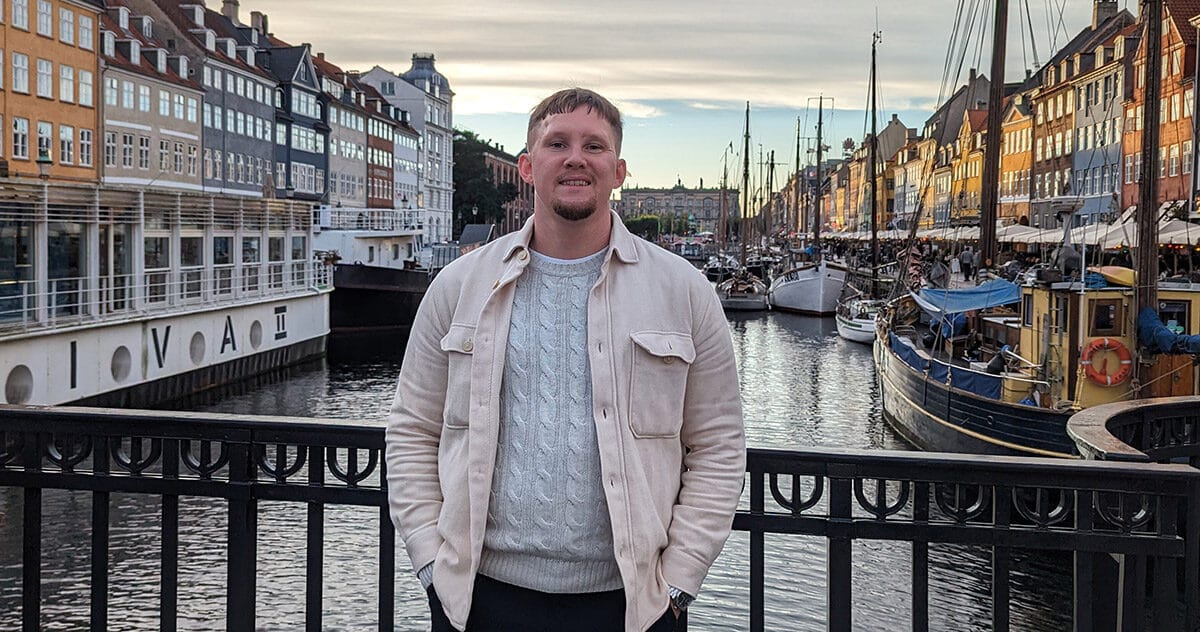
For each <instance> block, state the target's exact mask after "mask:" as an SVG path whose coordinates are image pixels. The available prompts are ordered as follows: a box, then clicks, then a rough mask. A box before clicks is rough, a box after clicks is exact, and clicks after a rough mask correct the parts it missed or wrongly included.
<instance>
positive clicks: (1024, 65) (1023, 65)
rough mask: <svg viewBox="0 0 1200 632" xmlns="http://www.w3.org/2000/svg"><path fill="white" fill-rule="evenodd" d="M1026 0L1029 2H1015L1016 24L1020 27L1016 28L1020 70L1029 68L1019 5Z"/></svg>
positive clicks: (1023, 3)
mask: <svg viewBox="0 0 1200 632" xmlns="http://www.w3.org/2000/svg"><path fill="white" fill-rule="evenodd" d="M1028 2H1029V0H1025V2H1018V3H1017V24H1018V25H1019V26H1020V28H1019V29H1018V30H1019V31H1020V32H1021V69H1022V70H1024V69H1026V68H1029V58H1028V57H1026V56H1025V24H1024V23H1023V22H1021V7H1023V6H1025V5H1026V4H1027V3H1028ZM1023 75H1024V73H1022V76H1023Z"/></svg>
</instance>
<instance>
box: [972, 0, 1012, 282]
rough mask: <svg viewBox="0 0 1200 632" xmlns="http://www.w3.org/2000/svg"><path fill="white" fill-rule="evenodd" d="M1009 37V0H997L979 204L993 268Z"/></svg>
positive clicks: (984, 254)
mask: <svg viewBox="0 0 1200 632" xmlns="http://www.w3.org/2000/svg"><path fill="white" fill-rule="evenodd" d="M1007 37H1008V0H996V21H995V25H994V27H993V28H992V76H991V85H990V86H989V87H988V109H987V132H986V135H985V136H984V139H985V140H984V148H983V191H982V193H981V195H980V200H979V201H980V207H979V264H978V267H980V268H991V267H992V265H993V264H994V262H995V258H996V217H997V215H998V213H997V204H998V201H999V197H1000V116H1001V115H1002V114H1003V101H1004V56H1005V39H1006V38H1007Z"/></svg>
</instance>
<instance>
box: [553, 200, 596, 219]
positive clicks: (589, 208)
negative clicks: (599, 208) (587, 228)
mask: <svg viewBox="0 0 1200 632" xmlns="http://www.w3.org/2000/svg"><path fill="white" fill-rule="evenodd" d="M554 212H555V213H556V214H557V215H558V216H559V217H561V218H563V219H565V220H567V221H569V222H578V221H580V220H584V219H587V218H589V217H591V216H592V214H593V213H595V212H596V204H595V203H594V202H593V203H584V204H567V203H564V202H555V203H554Z"/></svg>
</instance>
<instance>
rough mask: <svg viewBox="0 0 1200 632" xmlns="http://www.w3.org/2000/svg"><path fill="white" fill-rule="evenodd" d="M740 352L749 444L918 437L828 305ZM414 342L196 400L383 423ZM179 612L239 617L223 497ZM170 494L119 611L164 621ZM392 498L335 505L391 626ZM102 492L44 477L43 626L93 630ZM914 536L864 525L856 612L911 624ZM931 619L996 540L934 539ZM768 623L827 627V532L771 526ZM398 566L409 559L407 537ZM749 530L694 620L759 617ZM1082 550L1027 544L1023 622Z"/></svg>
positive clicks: (974, 610)
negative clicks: (979, 543) (380, 545)
mask: <svg viewBox="0 0 1200 632" xmlns="http://www.w3.org/2000/svg"><path fill="white" fill-rule="evenodd" d="M730 328H731V330H732V332H733V338H734V347H735V349H736V353H737V357H738V363H739V367H740V379H741V390H742V401H743V403H744V405H745V414H746V431H747V440H748V443H749V445H751V446H753V447H764V448H784V449H787V448H796V447H811V446H829V447H844V448H861V449H869V450H873V449H907V447H906V446H905V445H904V444H903V443H902V441H901V440H900V439H899V438H898V437H897V436H896V435H895V434H894V433H892V432H891V430H890V429H889V428H888V427H887V425H886V424H885V423H884V422H883V420H882V418H881V414H880V402H879V391H878V387H877V386H876V381H875V376H874V368H873V364H872V361H871V353H870V349H869V347H867V346H864V345H859V344H855V343H851V342H847V341H845V340H842V339H841V338H839V337H838V336H837V334H836V331H835V328H834V323H833V321H832V320H830V319H814V318H805V317H799V316H792V315H787V314H780V313H762V314H754V315H745V316H742V315H738V316H731V317H730ZM401 347H402V344H401V343H400V342H399V341H391V340H387V339H381V338H379V337H370V338H367V339H365V340H364V339H360V340H354V339H333V340H331V341H330V347H329V352H330V353H329V357H328V359H327V361H325V362H322V363H320V364H316V365H313V366H310V367H305V368H303V369H298V370H292V371H289V372H288V373H287V374H286V375H284V376H276V378H275V379H272V380H260V381H258V382H257V383H248V384H243V385H239V386H237V387H235V388H232V389H226V390H225V391H223V392H221V393H219V394H216V395H215V396H212V397H208V398H206V399H205V400H204V401H195V402H189V403H188V404H187V407H189V408H192V409H195V410H202V411H212V412H226V413H249V414H262V415H281V416H314V417H330V418H342V419H347V420H356V421H358V422H361V423H365V424H373V425H382V424H383V423H384V416H385V414H386V410H387V407H388V405H389V403H390V401H391V398H392V393H393V391H394V388H395V379H396V375H397V373H398V371H399V367H400V359H401V355H402V349H401ZM180 505H181V509H180V569H179V581H180V584H181V588H180V591H179V592H180V606H179V609H180V629H183V630H220V629H224V615H223V607H224V598H223V594H224V593H223V585H224V579H225V560H226V558H225V551H224V537H225V510H224V508H223V507H221V506H220V505H219V504H217V503H213V502H209V501H205V500H199V499H183V500H182V501H181V503H180ZM158 511H159V509H158V502H157V500H156V499H153V498H145V497H139V496H132V495H120V496H116V495H114V498H113V508H112V523H113V527H112V535H111V550H110V553H109V558H110V559H109V563H110V568H111V569H112V571H111V572H112V576H111V581H110V587H109V595H110V607H109V612H110V622H111V624H110V629H113V630H156V629H157V627H158V626H157V600H158V594H159V587H158V583H157V582H158V579H157V578H158V547H159V546H160V542H159V537H158V528H159V527H158ZM20 516H21V501H20V493H19V492H13V491H12V490H0V542H3V543H4V544H3V545H0V630H15V629H19V627H20V618H19V617H20V581H21V571H20V562H21V551H20V547H19V546H18V545H17V543H19V542H20V541H21V540H20V528H21V518H20ZM377 516H378V514H377V512H374V511H370V510H365V509H364V510H353V509H339V510H337V511H334V510H332V509H330V510H327V512H326V536H325V539H326V558H325V568H326V575H325V581H324V586H325V588H324V589H325V604H326V606H325V629H327V630H371V629H376V624H375V620H376V618H375V603H376V594H377V593H376V587H375V586H376V580H375V578H376V563H375V561H374V559H373V558H372V551H373V550H374V549H373V547H374V545H375V543H376V542H377V541H378V540H377V537H378V519H377ZM90 517H91V508H90V498H89V497H88V496H87V495H85V494H71V493H66V492H53V491H47V492H46V495H45V509H44V518H45V526H44V536H43V538H44V540H43V555H44V557H45V562H44V570H43V574H42V578H43V586H44V599H43V601H44V604H43V615H42V621H43V629H44V630H48V631H49V630H64V631H68V630H81V629H85V628H86V626H87V617H88V590H89V588H88V573H89V564H90V563H89V558H88V556H89V552H88V541H89V537H88V532H89V523H90ZM304 520H305V510H304V508H303V507H302V506H287V505H282V504H277V503H263V504H262V505H261V506H260V518H259V543H258V547H259V561H258V567H259V578H258V588H257V590H258V602H259V618H258V623H259V628H260V629H262V630H299V629H302V628H303V608H304V541H305V538H304V533H305V532H304ZM909 551H910V547H909V546H908V545H904V544H893V543H886V542H859V543H856V544H855V548H854V575H855V576H854V586H855V594H854V595H853V603H854V629H855V630H865V631H879V632H883V631H888V632H891V631H893V630H904V629H908V627H909V625H908V621H909V619H910V617H909V613H910V606H909V604H910V595H909V592H908V585H909V579H908V578H909V577H910V573H911V561H910V552H909ZM930 556H931V568H930V601H931V603H930V608H929V611H930V617H931V619H932V621H931V623H930V628H931V629H933V630H956V631H966V632H973V631H980V632H982V631H984V630H989V629H990V623H989V620H990V608H991V604H990V593H991V588H990V584H991V578H990V573H989V570H988V561H989V554H988V552H987V551H986V550H984V549H976V548H971V547H950V546H931V547H930ZM766 559H767V565H766V566H767V568H766V586H767V588H766V616H767V621H766V624H767V629H768V630H789V631H791V630H795V631H809V630H812V631H818V630H824V629H825V603H826V590H825V575H824V573H825V541H824V539H822V538H802V537H795V536H768V537H767V557H766ZM396 566H397V568H398V569H406V568H407V558H406V557H405V556H404V553H403V548H402V547H401V548H400V550H399V551H398V559H397V565H396ZM748 569H749V537H748V536H747V535H745V534H740V533H736V532H735V533H734V534H733V535H732V536H731V537H730V540H729V543H728V544H727V546H726V547H725V549H724V551H723V552H722V554H721V556H720V557H719V558H718V560H717V562H716V564H715V566H714V568H713V569H712V572H711V573H710V575H709V578H708V580H707V581H706V582H705V585H704V589H703V591H702V594H701V595H700V597H699V599H698V600H697V601H696V603H695V604H694V605H693V607H692V610H693V614H692V617H691V625H690V628H691V629H692V630H693V631H712V632H716V631H727V630H742V629H746V627H747V621H748V617H749V609H748V603H749V582H748V580H747V572H748ZM1070 569H1071V558H1070V556H1067V555H1038V556H1024V557H1022V556H1018V557H1017V558H1016V560H1015V562H1014V569H1013V574H1012V597H1013V603H1012V629H1014V630H1027V631H1033V632H1058V631H1060V630H1065V629H1069V628H1070V604H1071V583H1070ZM405 579H406V578H403V577H402V578H401V580H400V581H399V582H398V584H397V589H396V590H397V595H396V612H397V618H396V621H397V623H396V628H397V629H398V630H423V629H424V630H427V629H428V625H429V624H428V613H427V605H426V602H425V596H424V593H423V592H421V591H420V588H419V585H418V584H417V582H416V580H415V578H413V579H411V580H410V581H405Z"/></svg>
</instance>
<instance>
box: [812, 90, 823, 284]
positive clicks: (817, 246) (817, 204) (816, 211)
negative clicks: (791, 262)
mask: <svg viewBox="0 0 1200 632" xmlns="http://www.w3.org/2000/svg"><path fill="white" fill-rule="evenodd" d="M817 98H818V99H819V100H818V101H817V186H816V187H815V192H814V193H813V218H812V227H813V241H812V244H813V260H814V261H818V260H820V259H821V197H822V196H821V189H822V188H823V187H822V184H821V159H822V155H821V154H822V152H821V149H822V147H821V131H822V125H823V124H824V119H823V118H822V117H823V116H824V107H825V97H817Z"/></svg>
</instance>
